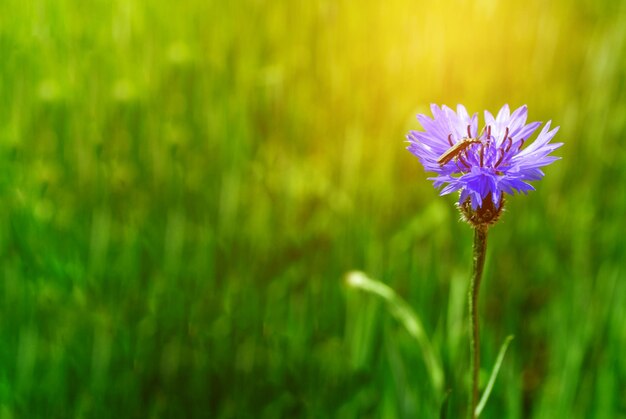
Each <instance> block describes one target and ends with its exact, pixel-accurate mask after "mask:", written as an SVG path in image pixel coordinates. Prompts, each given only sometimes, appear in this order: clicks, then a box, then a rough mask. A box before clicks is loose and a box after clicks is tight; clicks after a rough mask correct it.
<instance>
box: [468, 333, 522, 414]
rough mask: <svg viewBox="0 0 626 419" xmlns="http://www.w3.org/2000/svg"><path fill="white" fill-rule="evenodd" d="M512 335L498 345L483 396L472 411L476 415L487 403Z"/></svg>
mask: <svg viewBox="0 0 626 419" xmlns="http://www.w3.org/2000/svg"><path fill="white" fill-rule="evenodd" d="M513 337H514V336H513V335H509V336H507V338H506V339H505V340H504V343H503V344H502V346H501V347H500V352H499V353H498V357H497V358H496V364H495V365H494V366H493V370H492V371H491V377H489V382H488V383H487V387H485V391H484V392H483V396H482V397H481V398H480V402H479V403H478V406H476V410H475V411H474V414H475V415H476V417H478V416H480V413H481V412H482V411H483V408H484V407H485V405H486V404H487V400H488V399H489V395H490V394H491V390H492V389H493V385H494V383H495V382H496V377H497V376H498V372H499V371H500V366H501V365H502V361H503V360H504V355H505V354H506V350H507V348H508V347H509V343H511V341H512V340H513Z"/></svg>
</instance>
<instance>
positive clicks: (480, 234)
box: [468, 224, 488, 419]
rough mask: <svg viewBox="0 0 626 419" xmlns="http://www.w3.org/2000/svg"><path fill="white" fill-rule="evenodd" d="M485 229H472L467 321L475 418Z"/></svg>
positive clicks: (471, 401) (469, 414)
mask: <svg viewBox="0 0 626 419" xmlns="http://www.w3.org/2000/svg"><path fill="white" fill-rule="evenodd" d="M487 229H488V226H487V225H486V224H478V225H476V226H475V227H474V268H473V272H472V280H471V282H470V288H469V295H468V297H469V298H468V300H469V321H470V365H471V370H472V389H471V391H470V396H469V397H470V409H469V413H468V417H469V418H470V419H473V418H475V417H476V413H475V412H476V405H477V404H478V372H479V371H480V334H479V329H478V291H479V290H480V280H481V278H482V276H483V268H484V266H485V254H486V253H487Z"/></svg>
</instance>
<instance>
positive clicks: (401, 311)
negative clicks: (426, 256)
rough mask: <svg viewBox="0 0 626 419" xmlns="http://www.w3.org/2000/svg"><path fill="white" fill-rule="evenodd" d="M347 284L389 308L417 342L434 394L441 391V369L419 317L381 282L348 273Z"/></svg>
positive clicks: (363, 275)
mask: <svg viewBox="0 0 626 419" xmlns="http://www.w3.org/2000/svg"><path fill="white" fill-rule="evenodd" d="M347 282H348V284H349V285H350V286H351V287H354V288H358V289H361V290H363V291H366V292H369V293H371V294H374V295H377V296H378V297H380V298H382V299H383V300H384V301H385V302H386V303H387V306H388V307H389V310H390V312H391V314H392V315H393V316H394V317H395V318H396V319H397V320H398V321H399V322H400V324H402V325H403V326H404V328H405V329H406V330H407V332H409V334H410V335H411V336H412V337H414V338H415V340H417V343H418V344H419V346H420V349H421V350H422V356H423V358H424V363H425V364H426V369H427V371H428V374H429V376H430V380H431V383H432V386H433V388H434V390H435V393H436V394H441V392H442V389H443V369H442V367H441V363H440V361H439V359H438V358H437V356H436V353H435V351H434V350H433V347H432V345H431V343H430V341H429V340H428V337H427V336H426V332H425V331H424V326H423V325H422V322H421V320H420V318H419V316H418V315H417V314H416V313H415V312H414V311H413V310H412V309H411V307H410V306H409V305H408V304H407V303H406V302H405V301H404V300H403V299H402V298H400V297H399V296H398V295H397V294H396V293H395V291H394V290H392V289H391V288H389V287H388V286H387V285H385V284H383V283H382V282H379V281H376V280H374V279H371V278H369V277H367V275H365V274H364V273H362V272H357V271H354V272H350V273H348V275H347Z"/></svg>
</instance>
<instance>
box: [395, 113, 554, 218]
mask: <svg viewBox="0 0 626 419" xmlns="http://www.w3.org/2000/svg"><path fill="white" fill-rule="evenodd" d="M431 111H432V113H433V116H434V118H433V119H431V118H430V117H428V116H426V115H422V114H418V115H417V119H418V120H419V122H420V123H421V124H422V127H424V131H423V132H422V131H411V132H410V133H409V134H408V135H407V139H408V140H409V143H410V145H409V146H408V147H407V150H409V151H410V152H411V153H413V154H414V155H416V156H417V158H418V159H419V160H420V162H421V163H422V165H423V166H424V169H425V170H426V171H427V172H434V173H436V175H437V176H435V177H432V178H429V179H431V180H433V181H434V186H435V187H436V188H440V187H443V188H442V189H441V195H446V194H449V193H451V192H454V191H460V198H459V205H467V203H468V202H469V203H470V204H471V209H472V210H473V211H476V210H478V209H479V208H481V207H487V206H488V207H491V208H496V209H497V210H500V209H501V207H502V202H503V193H508V194H513V193H514V192H515V191H517V192H524V193H527V192H528V191H530V190H534V189H535V188H533V187H532V186H531V185H530V184H529V183H528V182H529V181H533V180H539V179H541V178H542V177H543V176H544V173H543V172H542V171H541V170H540V167H543V166H546V165H548V164H550V163H552V162H553V161H555V160H558V159H559V157H554V156H549V154H550V153H551V152H553V151H554V150H556V149H557V148H559V147H560V146H562V145H563V143H550V140H551V139H552V137H554V135H555V134H556V133H557V131H558V130H559V127H556V128H554V129H552V130H550V121H548V123H547V124H546V125H545V126H544V127H543V129H542V130H541V132H540V133H539V135H538V136H537V139H535V141H534V142H532V143H529V141H528V139H529V138H530V137H531V136H532V135H533V133H534V132H535V131H536V130H537V128H539V126H540V125H541V122H531V123H530V124H526V116H527V113H528V109H527V107H526V106H525V105H524V106H522V107H520V108H518V109H516V110H515V112H513V113H512V114H511V113H510V111H509V106H508V105H504V106H503V107H502V109H500V112H498V116H497V117H496V118H494V117H493V115H491V113H489V112H488V111H485V126H484V128H482V129H481V130H480V131H479V129H478V116H477V114H474V115H473V116H471V117H470V115H469V114H468V113H467V110H466V109H465V107H464V106H463V105H458V106H457V111H456V112H454V111H453V110H452V109H450V108H448V107H447V106H443V107H441V108H440V107H439V106H437V105H431Z"/></svg>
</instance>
